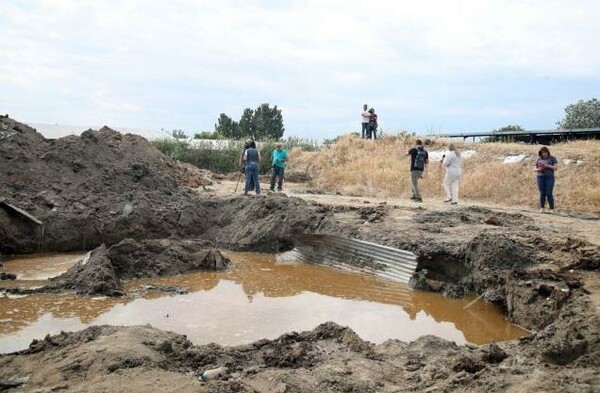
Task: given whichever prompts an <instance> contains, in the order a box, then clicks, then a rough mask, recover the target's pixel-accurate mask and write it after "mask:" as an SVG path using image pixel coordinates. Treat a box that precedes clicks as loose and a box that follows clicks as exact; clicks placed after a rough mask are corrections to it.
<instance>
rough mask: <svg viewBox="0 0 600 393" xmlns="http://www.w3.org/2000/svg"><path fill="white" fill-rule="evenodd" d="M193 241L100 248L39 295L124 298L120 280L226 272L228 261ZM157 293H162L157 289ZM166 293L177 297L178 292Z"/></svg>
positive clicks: (157, 241) (130, 241)
mask: <svg viewBox="0 0 600 393" xmlns="http://www.w3.org/2000/svg"><path fill="white" fill-rule="evenodd" d="M203 247H205V243H203V242H198V241H192V240H178V239H153V240H142V241H139V242H138V241H136V240H133V239H125V240H123V241H121V242H119V243H118V244H115V245H114V246H112V247H110V248H107V247H106V246H105V245H102V246H100V247H98V248H96V249H95V250H93V251H91V252H90V253H89V254H88V255H86V257H85V258H84V259H83V260H82V261H81V262H79V263H77V264H76V265H74V266H73V267H71V268H70V269H69V270H67V272H66V273H64V274H62V275H61V276H58V277H55V278H52V279H51V280H50V282H49V284H48V285H46V286H45V287H43V288H41V289H40V290H39V292H60V291H64V290H74V291H75V292H77V293H79V294H85V295H107V296H123V295H124V294H125V293H124V292H123V291H122V288H121V280H127V279H132V278H145V277H150V278H151V277H167V276H173V275H177V274H183V273H187V272H191V271H195V270H212V271H219V270H225V269H227V267H228V266H229V263H230V261H229V259H228V258H226V257H224V256H223V255H222V254H221V253H220V251H219V250H214V249H208V250H207V249H205V248H203ZM156 290H161V289H158V287H156ZM166 291H169V292H171V293H177V292H181V291H183V290H182V289H180V288H170V289H167V290H166Z"/></svg>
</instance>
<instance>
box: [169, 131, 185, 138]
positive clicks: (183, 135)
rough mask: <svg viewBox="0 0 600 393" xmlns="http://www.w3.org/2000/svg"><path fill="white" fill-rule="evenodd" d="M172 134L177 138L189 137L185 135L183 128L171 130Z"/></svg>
mask: <svg viewBox="0 0 600 393" xmlns="http://www.w3.org/2000/svg"><path fill="white" fill-rule="evenodd" d="M171 135H172V136H173V138H175V139H187V135H185V132H184V131H183V130H173V131H171Z"/></svg>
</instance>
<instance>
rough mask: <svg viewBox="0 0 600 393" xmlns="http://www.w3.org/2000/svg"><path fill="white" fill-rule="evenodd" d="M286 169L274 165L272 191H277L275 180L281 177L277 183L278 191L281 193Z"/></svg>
mask: <svg viewBox="0 0 600 393" xmlns="http://www.w3.org/2000/svg"><path fill="white" fill-rule="evenodd" d="M284 169H285V168H281V167H278V166H275V165H273V173H272V174H271V191H275V178H276V177H279V181H278V182H277V190H279V191H281V189H282V187H283V171H284Z"/></svg>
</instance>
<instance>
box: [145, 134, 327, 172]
mask: <svg viewBox="0 0 600 393" xmlns="http://www.w3.org/2000/svg"><path fill="white" fill-rule="evenodd" d="M275 142H276V141H274V140H266V141H262V142H259V146H260V155H261V162H260V172H261V173H262V174H265V173H269V172H270V170H271V153H272V151H273V150H275ZM152 144H153V145H154V147H156V148H157V149H158V150H160V151H161V152H162V153H164V154H165V155H167V156H169V157H171V158H172V159H174V160H179V161H183V162H187V163H190V164H193V165H195V166H197V167H198V168H202V169H208V170H209V171H211V172H215V173H231V172H236V171H238V170H239V169H240V164H239V161H240V156H241V155H242V152H243V150H244V142H243V141H226V140H219V141H215V142H214V143H213V142H210V141H199V140H194V141H192V142H188V141H185V140H177V139H173V138H161V139H156V140H154V141H152ZM294 147H300V148H302V149H303V150H305V151H314V150H317V149H319V148H320V145H319V144H318V142H317V141H315V140H310V139H303V138H297V137H292V138H288V139H287V140H286V141H284V148H285V149H286V150H288V151H290V150H291V149H292V148H294Z"/></svg>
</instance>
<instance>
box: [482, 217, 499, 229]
mask: <svg viewBox="0 0 600 393" xmlns="http://www.w3.org/2000/svg"><path fill="white" fill-rule="evenodd" d="M483 222H484V223H486V224H488V225H494V226H497V227H499V226H502V223H501V222H500V220H499V219H498V217H496V216H489V217H487V218H486V219H485V220H483Z"/></svg>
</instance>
